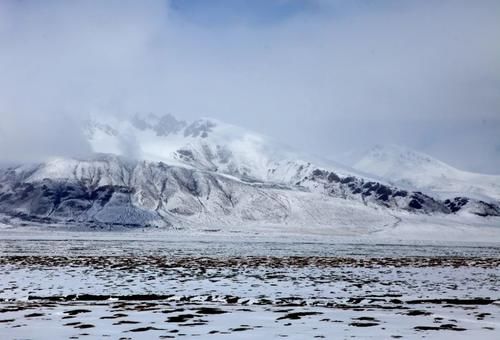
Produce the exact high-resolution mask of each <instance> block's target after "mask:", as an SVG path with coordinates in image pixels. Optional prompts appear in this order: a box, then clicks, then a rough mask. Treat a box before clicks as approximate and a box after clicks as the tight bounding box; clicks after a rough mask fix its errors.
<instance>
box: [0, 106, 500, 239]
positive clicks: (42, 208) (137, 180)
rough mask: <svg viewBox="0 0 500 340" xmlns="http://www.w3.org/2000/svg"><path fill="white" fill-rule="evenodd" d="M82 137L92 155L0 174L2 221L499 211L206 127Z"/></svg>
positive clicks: (320, 220) (323, 223)
mask: <svg viewBox="0 0 500 340" xmlns="http://www.w3.org/2000/svg"><path fill="white" fill-rule="evenodd" d="M85 133H86V134H87V136H88V139H89V142H90V144H91V146H92V148H93V149H94V151H95V152H96V155H95V157H92V158H90V159H85V160H76V159H52V160H49V161H47V162H45V163H41V164H35V165H22V166H17V167H10V168H7V169H3V170H0V214H2V215H3V216H4V218H5V219H6V220H7V221H10V222H12V221H18V222H19V221H21V222H22V221H29V222H30V223H42V224H46V223H48V224H61V223H62V224H65V225H86V226H94V227H95V226H100V227H103V226H115V225H121V226H123V225H125V226H146V225H150V226H153V225H154V226H161V227H172V228H177V227H200V228H202V227H205V228H206V227H213V226H217V227H221V226H228V225H231V226H235V225H238V226H245V225H249V224H253V225H262V224H266V225H270V224H271V225H280V226H284V225H287V226H294V227H300V226H308V227H310V228H312V227H331V226H336V227H337V228H358V229H359V230H366V231H367V232H370V230H371V231H373V230H381V229H383V228H386V227H390V226H394V225H396V224H398V223H400V222H401V221H402V220H403V219H404V218H408V216H417V215H420V216H423V215H425V216H435V217H436V218H444V217H446V216H451V215H456V214H465V215H467V216H476V217H477V216H488V218H498V217H495V216H500V208H499V206H498V205H497V204H491V203H488V202H484V201H482V200H478V199H474V198H471V197H463V196H460V197H453V198H452V199H448V200H445V201H443V200H440V199H437V198H434V197H432V195H428V194H426V193H422V192H420V191H415V190H409V189H405V188H400V187H398V186H395V185H391V184H388V183H387V182H385V181H377V180H374V179H373V178H370V177H369V176H363V175H361V174H359V173H356V172H353V171H350V170H349V169H348V168H344V167H341V166H339V165H337V164H332V163H328V162H325V161H323V160H318V159H313V158H312V157H307V156H304V155H301V154H299V153H296V152H294V151H292V150H290V149H288V148H286V147H283V146H279V145H277V144H276V143H275V142H273V141H272V140H271V139H269V138H267V137H264V136H261V135H259V134H256V133H253V132H250V131H247V130H244V129H241V128H238V127H235V126H232V125H228V124H224V123H222V122H218V121H215V120H210V119H202V120H198V121H195V122H191V123H188V122H185V121H181V120H177V119H176V118H175V117H173V116H171V115H164V116H155V115H147V116H135V117H132V118H131V119H121V120H119V119H115V118H102V117H100V118H99V119H98V120H96V119H93V120H89V121H88V122H87V124H86V126H85ZM465 215H464V216H465ZM443 216H444V217H443ZM477 218H480V217H477ZM23 223H24V222H23Z"/></svg>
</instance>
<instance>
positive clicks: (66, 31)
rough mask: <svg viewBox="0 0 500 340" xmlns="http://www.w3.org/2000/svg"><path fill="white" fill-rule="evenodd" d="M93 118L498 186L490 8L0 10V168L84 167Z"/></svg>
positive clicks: (307, 5)
mask: <svg viewBox="0 0 500 340" xmlns="http://www.w3.org/2000/svg"><path fill="white" fill-rule="evenodd" d="M94 111H99V112H109V113H112V114H130V113H134V112H156V113H158V114H161V113H166V112H169V113H173V114H175V115H177V116H179V117H181V118H186V119H193V118H196V117H200V116H212V117H214V118H218V119H221V120H225V121H228V122H230V123H234V124H238V125H243V126H247V127H249V128H251V129H255V130H257V131H259V132H262V133H265V134H269V135H271V136H274V137H275V138H276V139H278V140H280V141H281V142H284V143H286V144H290V145H292V146H294V147H296V148H299V149H302V150H304V151H309V152H313V153H316V154H319V155H322V156H324V157H329V158H333V159H335V158H338V157H339V155H341V154H342V153H344V152H345V151H348V150H351V149H359V148H366V147H370V146H372V145H374V144H384V143H393V144H402V145H405V146H407V147H411V148H415V149H417V150H421V151H423V152H427V153H429V154H431V155H433V156H436V157H438V158H441V159H443V160H444V161H446V162H449V163H450V164H452V165H455V166H457V167H459V168H463V169H469V170H473V171H480V172H488V173H500V2H499V1H496V0H491V1H490V0H477V1H461V0H435V1H416V0H415V1H412V0H408V1H395V0H385V1H384V0H381V1H368V0H360V1H351V0H309V1H306V0H295V1H294V0H253V1H250V0H247V1H244V0H212V1H204V0H171V1H163V0H162V1H154V0H146V1H130V0H125V1H114V0H111V1H97V0H96V1H92V0H89V1H51V0H48V1H44V2H41V1H34V0H32V1H30V0H24V1H10V0H3V1H0V115H1V116H0V118H1V119H0V157H1V158H3V159H29V158H32V157H36V156H37V155H38V156H39V155H43V156H46V155H51V154H57V155H72V154H81V153H85V152H86V151H87V147H86V145H85V142H84V140H83V138H82V137H80V135H79V134H78V133H77V125H78V120H79V119H80V118H81V117H84V116H85V115H86V114H87V113H88V112H94ZM61 141H64V143H62V142H61Z"/></svg>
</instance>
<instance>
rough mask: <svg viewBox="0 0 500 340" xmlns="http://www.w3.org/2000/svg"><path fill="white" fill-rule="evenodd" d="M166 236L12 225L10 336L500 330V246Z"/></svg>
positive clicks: (2, 323) (6, 303) (7, 241)
mask: <svg viewBox="0 0 500 340" xmlns="http://www.w3.org/2000/svg"><path fill="white" fill-rule="evenodd" d="M23 235H24V236H23ZM41 235H42V236H41ZM43 235H50V236H47V237H43ZM157 235H160V234H155V233H148V232H144V233H142V234H141V233H116V234H114V233H109V234H108V233H90V232H88V233H70V232H60V233H55V234H47V233H45V234H42V233H39V234H37V233H34V234H29V233H24V234H22V233H19V232H17V233H5V234H3V235H2V240H1V241H0V299H1V303H0V338H2V339H4V338H5V339H56V338H79V339H83V338H87V339H102V338H106V337H109V338H112V339H115V338H117V339H118V338H131V339H156V338H169V337H174V338H177V337H181V338H182V337H184V338H195V337H197V338H203V339H205V338H209V339H210V338H213V339H218V338H227V339H253V338H257V337H262V338H265V339H269V338H291V339H308V338H326V339H332V338H349V337H354V338H361V339H380V338H384V339H389V338H399V337H403V338H422V337H425V338H430V339H433V338H436V339H441V338H449V337H454V338H457V339H471V338H473V339H498V337H499V335H500V331H499V330H500V320H499V317H498V316H499V315H500V313H499V311H500V305H499V304H498V301H499V300H500V290H499V289H500V287H499V285H498V283H499V280H500V244H498V243H495V242H492V243H484V242H483V243H470V242H468V243H464V242H450V243H448V244H444V243H442V242H423V241H411V242H410V241H407V242H401V241H399V242H397V241H394V240H383V239H379V240H373V239H372V240H371V241H368V240H365V241H362V240H361V239H359V238H340V237H337V238H325V237H317V238H315V237H305V238H304V239H303V240H301V239H300V238H298V237H297V236H293V235H288V236H287V237H284V238H283V237H266V238H259V237H258V236H253V237H252V236H250V237H248V236H249V235H246V236H242V235H241V234H238V233H236V234H233V235H229V234H228V235H226V236H223V235H217V234H216V233H215V234H214V233H213V232H207V233H205V234H203V233H199V234H197V235H194V234H189V235H188V234H183V233H182V232H172V233H165V232H163V233H162V235H163V238H161V237H157ZM166 235H170V237H168V236H166ZM37 236H41V237H37ZM115 236H116V237H115ZM113 238H115V239H113Z"/></svg>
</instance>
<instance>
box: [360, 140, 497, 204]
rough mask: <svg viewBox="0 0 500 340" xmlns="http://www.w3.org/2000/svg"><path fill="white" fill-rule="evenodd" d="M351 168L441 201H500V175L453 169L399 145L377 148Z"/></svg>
mask: <svg viewBox="0 0 500 340" xmlns="http://www.w3.org/2000/svg"><path fill="white" fill-rule="evenodd" d="M353 167H354V168H355V169H357V170H359V171H363V172H366V173H370V174H373V175H376V176H378V177H381V178H382V179H383V180H385V181H387V182H388V183H391V184H392V185H396V186H399V187H403V188H407V189H410V190H420V191H423V192H425V193H427V194H429V195H432V196H435V197H440V198H442V199H453V198H454V197H457V196H464V197H468V198H475V199H479V200H485V201H489V202H499V201H500V176H498V175H496V176H495V175H483V174H477V173H472V172H466V171H462V170H459V169H456V168H454V167H452V166H450V165H448V164H446V163H444V162H442V161H439V160H437V159H435V158H433V157H431V156H429V155H426V154H423V153H421V152H417V151H414V150H411V149H407V148H404V147H401V146H395V145H385V146H376V147H374V148H373V149H371V150H369V151H368V152H367V153H366V154H364V155H363V156H362V157H361V158H360V159H359V160H358V161H357V162H355V164H354V165H353Z"/></svg>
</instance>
